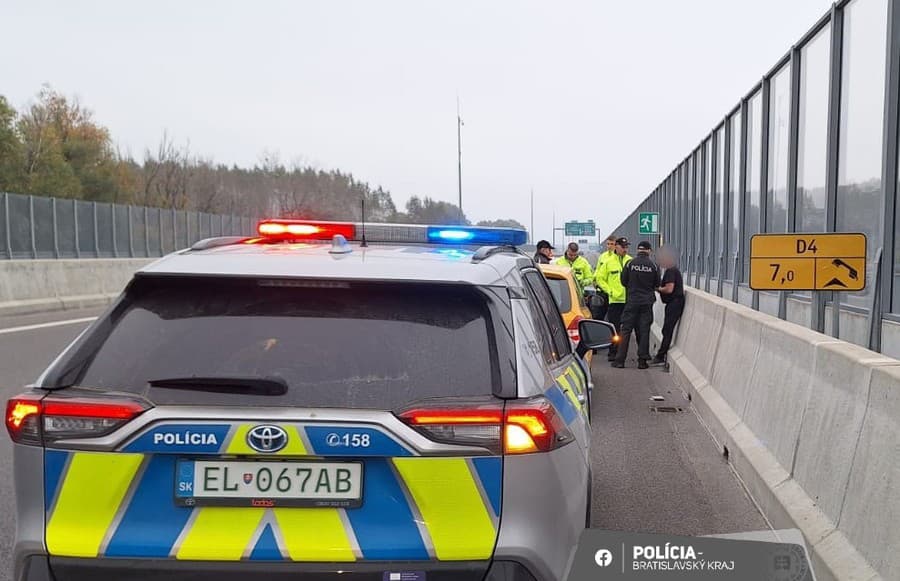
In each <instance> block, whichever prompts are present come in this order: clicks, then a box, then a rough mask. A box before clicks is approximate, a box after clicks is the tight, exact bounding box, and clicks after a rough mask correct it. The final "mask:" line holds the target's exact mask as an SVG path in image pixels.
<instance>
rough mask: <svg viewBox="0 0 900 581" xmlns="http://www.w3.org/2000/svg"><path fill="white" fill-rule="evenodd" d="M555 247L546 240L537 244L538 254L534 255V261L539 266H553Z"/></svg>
mask: <svg viewBox="0 0 900 581" xmlns="http://www.w3.org/2000/svg"><path fill="white" fill-rule="evenodd" d="M553 250H554V248H553V245H552V244H550V243H549V242H547V241H546V240H541V241H540V242H538V243H537V252H535V253H534V261H535V262H536V263H538V264H551V263H552V262H553Z"/></svg>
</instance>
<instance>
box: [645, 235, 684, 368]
mask: <svg viewBox="0 0 900 581" xmlns="http://www.w3.org/2000/svg"><path fill="white" fill-rule="evenodd" d="M659 265H660V266H661V267H662V268H663V269H665V270H664V271H663V276H662V284H661V285H660V287H659V289H657V290H659V298H661V299H662V302H663V304H665V305H666V319H665V322H664V323H663V328H662V342H660V344H659V350H658V351H657V352H656V355H655V356H654V357H653V361H652V362H651V364H652V365H665V363H666V355H667V354H668V353H669V347H671V346H672V335H674V334H675V325H677V324H678V320H679V319H681V314H682V313H684V279H683V278H682V276H681V271H680V270H678V259H677V257H676V255H675V252H674V251H673V250H671V249H668V248H665V247H663V248H662V249H660V254H659Z"/></svg>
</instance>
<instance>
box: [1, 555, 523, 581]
mask: <svg viewBox="0 0 900 581" xmlns="http://www.w3.org/2000/svg"><path fill="white" fill-rule="evenodd" d="M23 565H24V566H23V567H22V568H21V569H20V571H21V575H20V577H19V578H18V579H16V581H120V580H122V579H128V581H188V580H190V581H200V580H202V579H211V580H212V579H215V580H216V581H245V580H246V579H253V578H257V577H258V578H260V579H266V580H267V581H270V580H271V581H279V580H282V579H283V580H288V579H291V580H296V579H297V578H298V575H303V579H304V580H305V581H334V580H337V579H338V578H339V579H340V581H348V580H349V581H390V575H389V574H390V573H415V575H414V576H413V577H406V576H404V577H403V579H404V581H405V580H406V579H410V580H411V581H536V580H535V577H534V576H533V575H532V574H531V573H530V572H529V571H528V569H527V568H525V567H524V566H522V565H520V564H519V563H516V562H514V561H494V562H493V563H490V562H485V561H460V562H447V563H439V562H437V563H436V562H422V561H406V562H396V561H395V562H374V563H346V564H345V563H275V562H259V563H254V562H248V561H240V562H236V563H225V562H205V561H168V560H151V559H78V558H70V557H49V558H48V557H47V556H45V555H31V556H29V557H27V558H26V559H25V562H24V563H23Z"/></svg>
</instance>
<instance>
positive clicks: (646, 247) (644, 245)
mask: <svg viewBox="0 0 900 581" xmlns="http://www.w3.org/2000/svg"><path fill="white" fill-rule="evenodd" d="M637 249H638V250H646V251H648V252H649V251H650V250H653V247H652V246H650V243H649V242H647V241H646V240H642V241H641V242H638V247H637Z"/></svg>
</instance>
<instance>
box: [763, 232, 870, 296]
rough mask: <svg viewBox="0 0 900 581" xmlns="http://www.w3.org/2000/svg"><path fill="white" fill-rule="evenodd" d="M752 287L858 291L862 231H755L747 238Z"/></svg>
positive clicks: (863, 285)
mask: <svg viewBox="0 0 900 581" xmlns="http://www.w3.org/2000/svg"><path fill="white" fill-rule="evenodd" d="M750 288H752V289H753V290H780V291H784V290H788V291H799V290H830V291H861V290H863V289H864V288H866V236H865V234H822V233H818V234H757V235H755V236H753V237H752V238H751V239H750Z"/></svg>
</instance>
